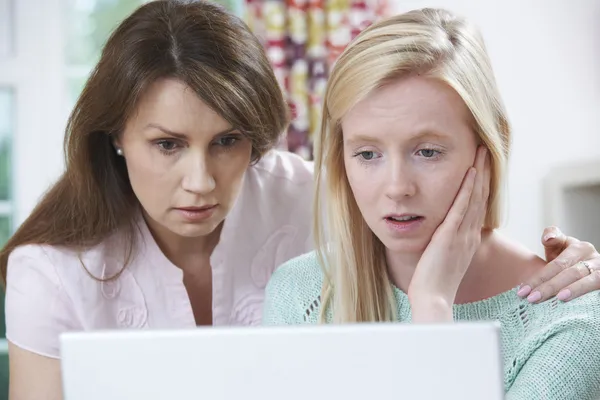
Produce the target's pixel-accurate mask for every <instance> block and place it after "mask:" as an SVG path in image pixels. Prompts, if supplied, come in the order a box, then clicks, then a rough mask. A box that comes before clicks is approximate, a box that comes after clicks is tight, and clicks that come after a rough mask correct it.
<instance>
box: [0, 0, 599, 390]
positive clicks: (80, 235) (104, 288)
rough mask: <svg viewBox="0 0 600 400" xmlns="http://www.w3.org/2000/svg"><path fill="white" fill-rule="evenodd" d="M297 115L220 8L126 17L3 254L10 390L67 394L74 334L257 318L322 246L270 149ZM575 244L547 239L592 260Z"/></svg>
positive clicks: (251, 40) (288, 162) (151, 9)
mask: <svg viewBox="0 0 600 400" xmlns="http://www.w3.org/2000/svg"><path fill="white" fill-rule="evenodd" d="M287 123H288V110H287V106H286V104H285V101H284V99H283V96H282V93H281V90H280V88H279V86H278V85H277V81H276V79H275V76H274V74H273V71H272V69H271V67H270V65H269V62H268V59H267V57H266V55H265V53H264V51H263V49H262V47H261V45H260V43H259V42H258V41H257V39H256V38H255V37H254V36H253V35H252V33H251V32H250V31H249V30H248V28H247V27H246V26H245V25H244V24H243V23H242V22H241V21H240V20H239V19H238V18H236V17H234V16H232V15H230V14H228V13H227V12H226V11H224V10H223V9H222V8H220V7H219V6H216V5H214V4H212V3H210V2H204V1H196V2H187V3H186V2H180V1H154V2H151V3H149V4H147V5H144V6H142V7H141V8H139V9H138V10H136V11H135V12H134V13H133V14H132V15H131V16H130V17H129V18H127V19H126V20H125V21H123V23H122V24H121V25H120V26H119V27H118V28H117V29H116V31H115V32H114V33H113V35H112V36H111V38H110V39H109V40H108V42H107V44H106V46H105V48H104V51H103V53H102V56H101V59H100V62H99V63H98V65H97V67H96V68H95V70H94V71H93V73H92V75H91V77H90V79H89V81H88V82H87V84H86V87H85V89H84V91H83V93H82V95H81V97H80V99H79V101H78V103H77V105H76V106H75V109H74V111H73V114H72V116H71V118H70V121H69V125H68V130H67V136H66V140H65V151H66V158H67V159H66V171H65V173H64V175H63V176H62V177H61V178H60V180H59V181H58V182H57V183H56V184H55V185H54V186H53V187H52V188H51V189H50V190H49V192H48V193H47V194H46V195H45V196H44V198H43V199H42V200H41V201H40V203H39V204H38V206H37V207H36V209H35V210H34V211H33V213H32V214H31V216H30V217H29V218H28V219H27V220H26V221H25V222H24V223H23V224H22V226H21V227H20V228H19V230H18V231H17V232H16V233H15V235H14V236H13V237H12V238H11V240H10V241H9V242H8V243H7V245H6V247H5V248H4V249H3V251H2V253H1V254H0V267H1V271H2V277H3V280H4V283H5V284H6V323H7V338H8V340H9V353H10V381H11V382H10V392H11V397H16V398H19V399H40V398H60V397H61V385H60V368H59V361H58V358H59V356H60V352H59V335H60V333H62V332H65V331H69V330H94V329H106V328H129V329H132V328H139V329H147V328H187V327H193V326H196V325H210V324H214V325H227V324H229V325H237V324H239V325H253V324H258V323H260V320H261V313H262V303H263V298H264V287H265V285H266V283H267V281H268V280H269V277H270V276H271V274H272V273H273V271H274V269H275V268H276V266H278V265H280V264H282V263H283V262H285V261H287V260H289V259H291V258H293V257H295V256H298V255H300V254H302V253H305V252H308V251H310V250H312V247H313V245H312V240H311V234H310V231H311V226H310V224H311V221H312V216H311V202H312V191H313V176H312V172H313V171H312V166H311V164H310V163H307V162H305V161H303V160H301V159H300V158H299V157H297V156H294V155H292V154H289V153H284V152H278V151H274V150H273V148H274V147H275V145H276V143H277V142H278V140H279V135H280V134H281V133H282V132H283V131H284V130H285V128H286V126H287ZM569 240H570V241H567V239H566V238H564V236H561V237H560V238H559V240H554V242H550V244H552V245H553V249H554V250H562V249H563V248H565V247H566V248H567V249H566V250H565V253H564V254H565V255H567V256H568V255H571V256H572V257H573V258H572V259H570V260H569V263H570V264H575V263H576V262H577V261H579V260H580V259H587V258H589V257H588V256H589V254H590V251H591V250H590V251H588V250H589V249H587V248H584V247H578V246H577V245H575V244H573V243H575V242H576V240H575V239H569ZM555 274H556V273H553V274H552V275H555Z"/></svg>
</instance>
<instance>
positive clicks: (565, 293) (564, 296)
mask: <svg viewBox="0 0 600 400" xmlns="http://www.w3.org/2000/svg"><path fill="white" fill-rule="evenodd" d="M556 297H557V298H558V299H559V300H560V301H565V300H569V298H570V297H571V291H570V290H569V289H563V290H561V291H560V292H558V294H557V295H556Z"/></svg>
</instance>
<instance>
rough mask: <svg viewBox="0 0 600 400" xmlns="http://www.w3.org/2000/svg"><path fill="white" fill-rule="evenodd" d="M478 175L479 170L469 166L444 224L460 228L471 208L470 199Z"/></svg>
mask: <svg viewBox="0 0 600 400" xmlns="http://www.w3.org/2000/svg"><path fill="white" fill-rule="evenodd" d="M476 175H477V172H476V170H475V168H473V167H471V168H469V170H468V171H467V173H466V174H465V178H464V179H463V183H462V184H461V186H460V189H459V190H458V194H457V195H456V197H455V198H454V202H453V203H452V207H450V210H449V211H448V214H446V218H445V219H444V225H447V226H448V227H452V229H456V230H458V227H459V226H460V224H461V222H462V221H463V219H464V217H465V214H466V213H467V210H468V209H469V201H470V199H471V194H472V193H473V187H474V186H475V177H476Z"/></svg>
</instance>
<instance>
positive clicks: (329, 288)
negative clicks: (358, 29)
mask: <svg viewBox="0 0 600 400" xmlns="http://www.w3.org/2000/svg"><path fill="white" fill-rule="evenodd" d="M415 74H419V75H420V76H424V77H428V78H433V79H438V80H440V81H442V82H444V83H445V84H447V85H449V86H450V87H451V88H453V89H454V90H455V91H456V92H457V93H458V94H459V95H460V97H461V98H462V99H463V101H464V102H465V104H466V106H467V107H468V108H469V110H470V112H471V114H472V115H473V124H474V126H473V130H474V132H475V133H476V134H477V135H478V136H479V139H480V141H481V142H482V144H484V145H485V146H486V147H487V148H488V149H489V155H490V159H491V168H492V179H491V184H490V185H491V187H490V197H489V201H488V210H487V215H486V220H485V227H486V228H490V229H494V228H497V227H498V226H499V225H500V220H501V214H502V213H501V209H502V201H501V191H500V186H501V184H502V182H503V176H504V173H505V169H506V164H507V160H508V156H509V147H510V127H509V123H508V121H507V118H506V112H505V109H504V106H503V104H502V101H501V98H500V94H499V92H498V89H497V86H496V82H495V78H494V74H493V71H492V67H491V64H490V60H489V57H488V55H487V52H486V49H485V45H484V43H483V39H482V37H481V35H480V33H479V31H478V30H477V29H476V28H475V27H473V26H472V25H470V24H469V23H467V21H466V20H464V19H462V18H458V17H456V16H454V15H452V14H451V13H450V12H448V11H445V10H440V9H422V10H415V11H411V12H408V13H405V14H401V15H398V16H395V17H392V18H388V19H386V20H383V21H381V22H378V23H376V24H373V25H371V26H370V27H369V28H367V29H366V30H364V31H363V32H362V33H361V34H360V35H359V36H358V37H357V38H356V39H355V40H354V41H353V42H352V43H351V44H350V45H349V46H348V47H347V48H346V49H345V50H344V52H343V53H342V54H341V56H340V57H339V59H338V60H337V61H336V64H335V66H334V68H333V69H332V71H331V76H330V78H329V82H328V85H327V90H326V93H325V99H324V105H323V120H322V126H321V131H320V134H319V135H318V136H317V137H316V138H315V171H316V180H317V183H316V193H315V220H314V229H315V240H316V251H317V257H318V260H319V262H320V263H321V265H322V267H323V269H324V273H325V279H324V284H323V291H322V296H321V297H322V307H321V320H322V321H323V320H325V319H326V318H325V315H326V311H327V309H328V307H331V311H332V312H333V322H345V323H348V322H350V323H352V322H374V321H390V320H393V319H394V318H395V311H396V310H395V306H394V305H393V304H394V297H393V292H392V288H391V285H390V282H389V278H388V272H387V268H386V265H385V254H384V247H383V244H382V243H381V242H380V241H379V240H378V239H377V237H376V236H375V235H374V234H373V233H372V232H371V230H370V229H369V227H368V226H367V224H366V222H365V221H364V219H363V217H362V215H361V213H360V211H359V208H358V206H357V204H356V201H355V199H354V197H353V196H352V191H351V189H350V186H349V183H348V178H347V176H346V171H345V167H344V158H343V138H342V130H341V119H342V118H343V117H344V115H345V114H346V113H347V112H348V111H349V110H350V109H351V108H352V107H353V106H354V105H355V104H356V103H358V102H359V101H360V100H362V99H363V98H365V97H366V96H367V95H368V94H370V93H371V92H372V91H373V90H376V89H377V88H380V87H382V86H384V85H386V84H387V83H389V82H391V81H394V80H397V79H400V78H402V77H406V76H409V75H415ZM334 292H335V293H334Z"/></svg>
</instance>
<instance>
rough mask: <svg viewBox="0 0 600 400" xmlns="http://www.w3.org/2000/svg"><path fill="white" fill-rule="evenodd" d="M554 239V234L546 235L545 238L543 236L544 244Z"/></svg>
mask: <svg viewBox="0 0 600 400" xmlns="http://www.w3.org/2000/svg"><path fill="white" fill-rule="evenodd" d="M555 238H556V233H555V232H550V233H547V234H546V236H544V242H547V241H548V240H550V239H555Z"/></svg>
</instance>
